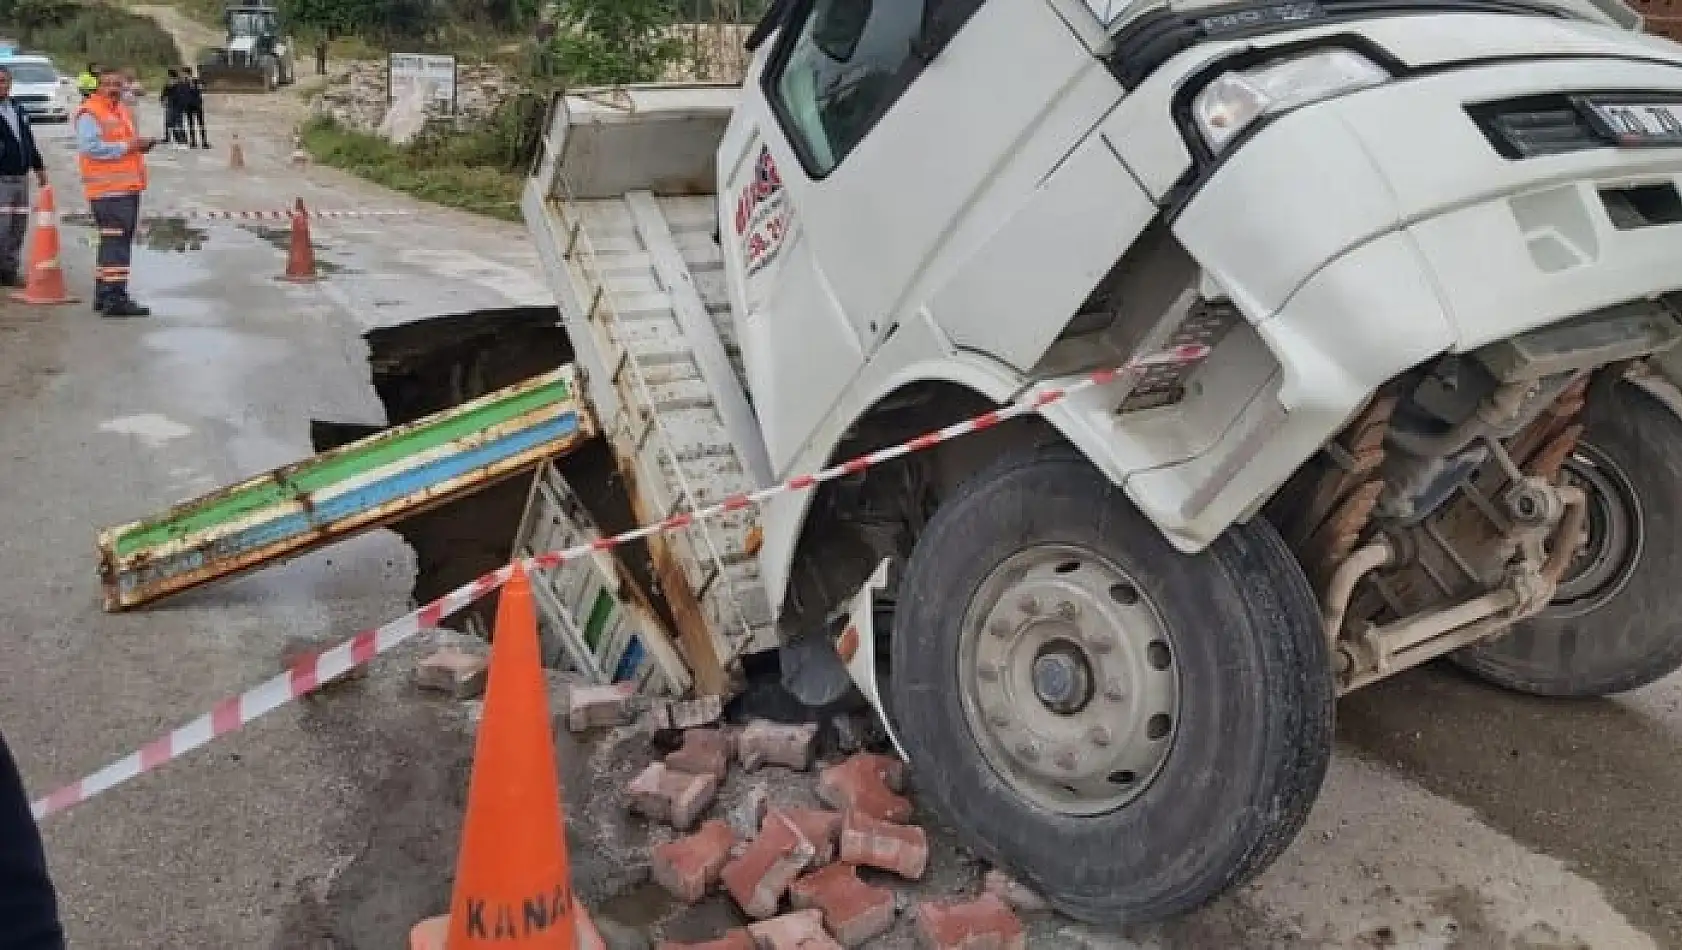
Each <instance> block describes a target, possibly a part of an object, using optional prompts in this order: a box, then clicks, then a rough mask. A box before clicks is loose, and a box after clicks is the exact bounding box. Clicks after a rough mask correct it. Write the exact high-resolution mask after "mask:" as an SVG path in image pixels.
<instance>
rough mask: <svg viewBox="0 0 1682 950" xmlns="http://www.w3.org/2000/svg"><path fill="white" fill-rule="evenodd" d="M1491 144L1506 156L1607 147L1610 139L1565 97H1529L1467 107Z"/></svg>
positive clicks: (1558, 153) (1525, 156) (1535, 154)
mask: <svg viewBox="0 0 1682 950" xmlns="http://www.w3.org/2000/svg"><path fill="white" fill-rule="evenodd" d="M1466 112H1467V113H1468V114H1469V115H1471V117H1472V121H1474V122H1476V123H1477V124H1478V128H1479V129H1481V130H1483V134H1484V137H1485V138H1487V139H1489V144H1491V145H1493V146H1495V151H1497V152H1499V153H1501V155H1503V156H1504V157H1506V158H1513V159H1518V158H1536V157H1538V156H1542V155H1561V154H1564V153H1566V152H1582V151H1587V150H1588V149H1591V148H1604V147H1606V146H1608V145H1609V144H1610V143H1608V142H1606V141H1605V140H1604V139H1602V138H1601V137H1600V135H1599V134H1598V133H1597V132H1595V130H1594V127H1593V126H1591V125H1589V122H1588V120H1587V119H1585V118H1584V117H1583V115H1582V113H1581V112H1578V111H1577V109H1576V107H1575V106H1573V105H1572V104H1571V101H1570V100H1569V99H1567V98H1566V97H1565V96H1529V97H1526V98H1523V99H1508V100H1506V101H1504V102H1486V103H1481V104H1479V105H1475V106H1467V107H1466Z"/></svg>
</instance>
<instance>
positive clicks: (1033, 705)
mask: <svg viewBox="0 0 1682 950" xmlns="http://www.w3.org/2000/svg"><path fill="white" fill-rule="evenodd" d="M959 664H960V665H959V671H960V672H959V676H960V697H961V699H962V702H963V706H964V711H965V715H966V718H967V719H968V720H969V723H970V726H971V730H972V732H973V734H974V735H975V737H976V739H977V744H978V745H979V746H980V748H981V752H982V754H983V756H984V757H985V758H986V759H987V761H988V763H989V765H991V766H992V767H993V769H994V770H995V771H996V772H997V773H998V774H999V776H1000V777H1001V778H1002V779H1004V781H1005V782H1007V783H1008V784H1010V785H1011V786H1012V787H1013V788H1014V789H1015V790H1016V791H1017V793H1019V794H1021V795H1022V796H1023V797H1025V798H1028V799H1029V800H1032V801H1034V802H1035V803H1036V804H1039V805H1041V806H1043V807H1045V808H1048V809H1051V810H1055V811H1059V812H1063V813H1066V814H1076V815H1092V814H1099V813H1102V812H1106V811H1112V810H1114V809H1116V808H1119V807H1121V806H1123V805H1125V804H1126V803H1127V802H1128V801H1130V800H1132V799H1133V798H1134V797H1136V796H1137V795H1139V794H1140V793H1141V792H1143V791H1144V789H1145V788H1147V787H1148V786H1149V784H1150V781H1151V779H1153V778H1154V777H1155V775H1156V773H1157V771H1158V770H1159V769H1160V768H1161V766H1162V763H1163V762H1164V761H1166V759H1167V757H1168V753H1169V750H1170V749H1171V748H1172V745H1173V738H1174V734H1175V732H1176V730H1177V726H1178V722H1179V713H1180V708H1179V707H1180V677H1179V669H1178V663H1177V661H1176V659H1175V653H1174V648H1173V644H1172V641H1171V639H1170V637H1169V635H1168V632H1167V629H1166V627H1165V625H1164V624H1163V622H1162V620H1161V618H1160V615H1159V614H1158V612H1157V610H1156V608H1155V607H1154V606H1153V605H1152V604H1151V603H1150V602H1149V600H1148V598H1146V597H1145V596H1143V593H1142V592H1141V591H1140V589H1139V588H1138V586H1137V585H1136V584H1135V583H1134V582H1133V580H1132V579H1131V578H1130V577H1129V576H1128V575H1127V574H1126V573H1125V572H1124V571H1122V570H1121V569H1120V568H1118V567H1117V566H1115V565H1114V564H1112V563H1110V562H1109V561H1108V560H1106V559H1104V558H1101V557H1099V556H1098V555H1096V554H1094V553H1092V552H1090V551H1086V550H1084V549H1080V548H1073V547H1068V546H1062V545H1044V546H1036V547H1032V548H1029V549H1026V550H1024V551H1022V552H1020V553H1018V554H1017V555H1015V556H1013V557H1011V558H1009V559H1007V560H1006V561H1005V562H1004V563H1003V564H1001V565H1000V566H999V567H998V568H997V569H996V570H994V572H993V573H992V574H991V575H990V576H989V577H988V579H987V580H986V581H984V582H983V583H982V585H981V587H980V588H979V589H978V590H977V592H976V595H975V597H974V598H973V599H972V600H971V601H970V606H969V609H968V611H967V612H966V614H965V619H964V626H963V636H962V642H961V643H960V645H959Z"/></svg>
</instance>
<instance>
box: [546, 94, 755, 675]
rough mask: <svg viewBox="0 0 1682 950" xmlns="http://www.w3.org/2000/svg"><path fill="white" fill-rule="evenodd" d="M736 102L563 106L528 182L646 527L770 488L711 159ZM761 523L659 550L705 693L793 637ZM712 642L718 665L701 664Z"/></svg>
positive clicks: (702, 529) (601, 412)
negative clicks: (782, 619)
mask: <svg viewBox="0 0 1682 950" xmlns="http://www.w3.org/2000/svg"><path fill="white" fill-rule="evenodd" d="M733 103H734V90H733V89H732V88H730V87H713V86H671V87H659V88H652V89H651V88H648V87H638V88H636V89H632V90H618V91H615V92H613V93H602V94H592V93H589V92H584V93H573V94H570V95H566V96H564V97H559V98H557V101H556V104H555V106H554V108H553V109H552V110H551V115H550V119H549V124H548V128H547V133H548V134H547V136H546V138H545V147H544V154H543V155H542V156H541V159H540V161H539V162H538V164H537V167H536V169H535V171H534V173H533V175H532V177H531V179H530V181H529V182H528V183H527V188H526V194H525V200H524V214H525V218H526V222H527V226H528V228H530V230H531V232H532V235H533V238H534V239H535V242H536V244H537V247H538V252H539V254H540V256H541V258H542V260H543V264H544V269H545V271H546V276H547V277H548V280H549V283H550V285H551V287H552V288H553V290H554V292H555V296H556V301H557V303H558V304H559V306H560V309H561V314H562V317H563V319H564V321H565V323H566V325H567V329H568V332H569V334H570V336H571V337H572V342H573V347H574V349H575V351H576V353H577V359H578V362H579V364H580V366H581V367H582V368H583V370H584V372H585V375H586V380H587V387H588V389H587V392H588V395H589V397H590V400H591V402H592V405H593V407H594V408H595V410H596V413H597V417H598V419H599V420H600V423H601V429H602V432H603V433H604V434H605V435H606V437H607V438H608V439H609V441H610V442H611V444H612V445H613V448H614V452H615V456H616V458H617V463H618V466H619V470H620V474H621V476H622V477H623V478H624V479H625V483H626V487H627V489H628V490H629V491H630V493H631V496H632V506H633V508H634V509H635V511H636V514H637V517H638V519H639V520H641V521H644V522H647V521H651V520H655V519H659V518H664V517H667V516H669V515H672V514H677V513H681V512H686V511H693V510H695V509H698V508H701V507H705V506H707V505H711V504H714V503H716V502H719V501H721V500H723V499H725V498H726V497H728V496H730V495H732V494H735V493H738V492H744V491H750V490H752V489H754V488H757V487H759V486H760V485H761V484H763V482H764V481H765V480H767V479H768V478H769V464H768V462H767V461H766V459H765V456H764V448H763V441H762V439H761V436H760V434H759V429H758V423H757V421H756V419H755V418H754V416H753V412H752V408H751V406H750V405H749V403H748V400H747V396H746V391H747V390H746V385H745V382H744V374H743V371H742V365H741V356H740V352H739V350H738V349H737V346H736V341H735V328H734V323H733V320H732V316H731V312H730V305H729V299H728V294H727V290H726V286H725V275H724V271H723V263H722V257H721V252H720V249H719V247H718V245H717V243H716V242H715V241H714V240H713V233H714V230H715V227H716V223H715V221H716V218H715V211H714V199H713V197H712V195H711V194H710V192H711V190H712V183H713V178H714V176H713V173H712V152H713V149H714V147H715V146H716V144H717V138H718V135H719V134H721V133H722V131H723V128H724V122H725V120H726V119H727V118H728V115H729V109H730V107H731V106H732V105H733ZM757 518H758V514H757V512H754V511H742V512H736V513H733V514H732V515H730V516H727V517H725V518H721V519H718V520H715V521H712V522H710V523H706V524H698V525H695V526H693V527H692V528H689V529H687V530H685V531H682V532H675V533H673V534H669V535H666V536H665V537H664V538H661V539H655V540H654V541H653V542H651V545H650V550H651V553H652V554H653V555H654V558H655V561H656V564H655V574H656V576H657V577H658V578H660V581H661V587H662V591H661V592H662V593H663V594H664V596H665V597H666V599H667V601H668V604H669V605H670V606H671V607H672V612H673V615H674V616H675V617H676V618H677V623H678V626H679V627H680V629H679V630H678V631H677V632H678V637H679V640H680V642H682V643H684V645H685V652H686V653H687V654H689V657H688V658H689V660H690V662H691V664H693V665H695V666H696V667H697V668H696V669H695V671H694V672H695V675H696V681H697V685H698V686H699V687H700V688H701V689H702V691H703V692H705V691H709V690H708V682H707V681H708V679H709V671H708V670H706V669H704V668H703V667H706V666H709V665H710V664H711V662H718V663H720V664H721V665H722V664H727V663H728V661H729V659H730V658H731V657H733V656H736V655H740V654H742V653H746V652H753V651H755V650H759V649H764V648H768V647H770V646H773V645H774V644H775V642H776V640H775V636H774V634H773V632H772V618H771V616H770V607H769V599H768V598H767V596H766V593H765V590H764V587H763V583H762V581H761V577H760V571H759V564H758V559H757V556H756V555H757V543H758V542H757V531H756V530H755V524H756V522H757ZM685 627H687V628H688V629H682V628H685ZM702 642H707V643H710V648H711V650H712V652H713V654H714V656H715V658H716V659H715V660H714V661H708V660H707V659H705V658H702V657H697V656H696V647H697V646H699V645H700V644H701V643H702Z"/></svg>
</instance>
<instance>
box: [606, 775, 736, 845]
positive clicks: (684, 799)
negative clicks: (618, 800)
mask: <svg viewBox="0 0 1682 950" xmlns="http://www.w3.org/2000/svg"><path fill="white" fill-rule="evenodd" d="M626 791H627V792H629V793H630V796H631V810H632V811H634V812H638V813H640V814H643V815H647V816H648V817H649V818H652V819H654V820H655V821H663V822H665V823H667V824H669V825H671V826H672V827H673V828H676V829H677V830H678V831H692V830H694V828H695V822H696V821H697V820H699V819H700V817H701V813H702V812H704V811H706V810H707V806H708V805H711V804H712V801H713V796H714V795H716V794H718V779H716V778H714V777H712V776H711V775H692V774H690V773H688V772H678V771H676V770H673V769H669V768H667V767H666V763H664V762H654V763H652V764H650V765H649V766H648V768H646V769H644V770H643V772H642V774H641V775H638V776H637V777H636V778H635V779H633V780H632V782H631V784H630V787H629V788H628V789H626Z"/></svg>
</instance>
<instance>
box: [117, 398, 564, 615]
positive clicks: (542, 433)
mask: <svg viewBox="0 0 1682 950" xmlns="http://www.w3.org/2000/svg"><path fill="white" fill-rule="evenodd" d="M595 434H596V430H595V422H594V420H593V418H592V417H591V416H590V413H589V410H588V407H586V406H585V405H584V403H583V400H582V399H581V397H580V396H579V388H578V378H577V374H576V372H575V371H574V370H573V369H572V367H570V366H563V367H561V368H560V369H557V370H554V371H553V372H549V373H545V374H543V375H542V376H536V377H533V378H532V379H528V380H526V381H524V382H521V383H517V384H515V385H513V386H510V387H508V388H507V389H502V390H499V391H497V392H494V393H490V394H488V395H485V396H481V397H479V398H477V399H474V400H471V401H469V402H465V403H462V404H461V405H459V406H455V407H453V408H451V409H447V410H445V411H443V412H439V413H436V414H434V415H431V416H427V417H426V418H424V419H417V420H416V421H414V422H411V423H408V424H406V425H402V426H398V427H396V428H393V429H388V430H386V431H384V432H381V433H378V434H376V435H372V436H369V437H368V438H366V439H362V440H360V441H357V442H352V443H350V444H348V445H342V446H339V447H338V448H335V449H332V450H330V451H327V452H323V453H321V454H320V455H316V456H314V457H312V458H308V459H305V460H303V461H301V462H295V463H293V464H290V465H286V466H283V467H281V468H277V469H275V470H273V471H271V472H265V473H264V474H261V475H257V476H255V477H253V478H249V479H247V480H245V481H243V482H240V483H239V484H237V485H232V486H229V487H227V488H222V489H219V490H217V491H214V492H211V493H210V494H208V495H204V496H203V497H200V498H195V499H192V500H191V501H186V502H182V503H181V504H178V505H175V506H174V507H172V508H170V509H169V510H168V511H166V512H164V513H162V514H159V515H155V516H153V517H150V518H145V519H143V520H140V521H135V522H131V523H129V524H125V525H119V526H117V527H114V528H108V529H106V530H104V531H102V532H100V534H99V554H100V579H101V582H102V583H103V586H104V588H105V609H106V610H108V611H117V610H124V609H127V608H131V607H138V606H141V605H144V604H147V603H150V602H152V601H154V600H158V599H160V598H162V597H166V596H169V595H171V594H177V593H180V592H182V591H185V590H189V589H191V588H194V587H199V586H202V585H205V584H208V583H211V582H213V581H218V580H223V579H226V578H229V577H233V576H236V575H239V574H244V573H247V572H249V571H252V570H255V569H258V568H261V567H264V566H267V565H269V564H273V563H277V562H279V561H283V560H286V559H288V558H292V557H296V556H297V555H300V554H304V553H306V552H308V551H312V550H315V549H317V548H320V547H323V546H325V545H328V544H332V543H334V542H336V541H342V540H344V539H346V538H350V537H354V536H355V535H358V534H361V533H363V532H365V531H369V530H372V529H374V528H378V527H382V526H384V525H388V524H392V523H394V522H397V521H401V520H403V519H404V518H407V517H410V516H412V515H416V514H419V513H421V512H423V511H427V510H429V509H432V508H435V507H437V506H439V505H442V504H445V503H447V502H450V501H454V500H456V499H458V498H461V497H463V496H466V495H470V494H473V493H474V492H476V491H479V490H481V489H484V488H488V487H490V486H491V485H494V484H496V483H497V482H499V481H501V480H503V479H505V478H508V477H510V476H512V475H517V474H519V473H521V472H523V471H527V470H530V469H532V468H534V467H535V466H536V465H537V464H538V463H540V462H542V461H543V460H545V459H550V458H555V457H557V456H560V455H564V454H566V453H568V452H570V451H571V450H572V449H573V448H575V447H576V446H578V445H580V444H582V443H583V442H584V441H586V440H588V439H590V438H593V437H594V436H595Z"/></svg>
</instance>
